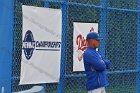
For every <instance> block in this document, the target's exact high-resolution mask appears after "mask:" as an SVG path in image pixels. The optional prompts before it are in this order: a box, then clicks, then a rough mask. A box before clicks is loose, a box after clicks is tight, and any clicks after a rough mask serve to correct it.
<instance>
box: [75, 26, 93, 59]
mask: <svg viewBox="0 0 140 93" xmlns="http://www.w3.org/2000/svg"><path fill="white" fill-rule="evenodd" d="M90 32H94V28H93V27H91V29H90ZM76 44H77V46H78V50H81V51H85V50H86V48H87V41H86V39H85V38H84V36H83V35H82V34H79V35H78V36H77V38H76ZM82 59H83V53H82V54H78V60H79V61H81V60H82Z"/></svg>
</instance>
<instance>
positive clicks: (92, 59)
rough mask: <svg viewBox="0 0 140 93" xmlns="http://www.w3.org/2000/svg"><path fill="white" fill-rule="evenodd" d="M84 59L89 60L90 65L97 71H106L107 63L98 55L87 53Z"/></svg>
mask: <svg viewBox="0 0 140 93" xmlns="http://www.w3.org/2000/svg"><path fill="white" fill-rule="evenodd" d="M84 58H86V59H87V62H88V63H90V64H91V65H92V66H93V67H94V69H95V70H97V71H104V70H105V69H106V65H105V63H104V62H103V61H102V60H101V59H100V58H99V56H98V55H97V54H96V53H92V54H91V53H86V54H84Z"/></svg>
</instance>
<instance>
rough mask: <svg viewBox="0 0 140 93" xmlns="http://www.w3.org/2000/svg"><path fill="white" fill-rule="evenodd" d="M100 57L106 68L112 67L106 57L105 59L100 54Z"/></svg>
mask: <svg viewBox="0 0 140 93" xmlns="http://www.w3.org/2000/svg"><path fill="white" fill-rule="evenodd" d="M102 59H103V61H104V62H105V64H106V68H107V69H110V68H111V67H112V63H111V62H110V61H109V60H108V59H106V58H105V57H103V56H102Z"/></svg>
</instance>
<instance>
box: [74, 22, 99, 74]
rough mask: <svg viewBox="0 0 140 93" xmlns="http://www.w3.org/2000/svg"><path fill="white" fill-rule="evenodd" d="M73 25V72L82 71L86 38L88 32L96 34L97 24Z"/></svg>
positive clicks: (76, 23)
mask: <svg viewBox="0 0 140 93" xmlns="http://www.w3.org/2000/svg"><path fill="white" fill-rule="evenodd" d="M73 25H74V34H73V71H84V70H85V69H84V64H83V53H84V51H85V49H86V47H87V43H86V36H87V34H88V33H89V32H93V31H94V32H97V33H98V23H78V22H74V23H73Z"/></svg>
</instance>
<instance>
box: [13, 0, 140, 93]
mask: <svg viewBox="0 0 140 93" xmlns="http://www.w3.org/2000/svg"><path fill="white" fill-rule="evenodd" d="M139 2H140V0H139V1H138V0H108V1H106V0H69V1H64V0H14V30H13V34H14V36H13V41H14V42H13V45H14V47H13V60H12V80H11V82H12V83H11V92H17V91H21V90H26V89H29V88H31V87H32V86H34V85H22V86H21V85H19V80H20V78H19V77H20V67H21V63H20V62H21V50H22V5H30V6H38V7H46V8H55V9H56V8H57V9H62V13H63V14H62V15H63V18H62V19H63V22H62V23H63V24H62V25H63V31H62V34H63V37H62V39H63V40H62V48H63V53H64V54H63V55H62V56H63V58H64V59H63V60H61V61H62V63H61V78H60V82H59V83H53V84H39V85H42V86H44V85H46V93H57V92H58V93H87V91H86V88H85V83H86V77H85V76H86V75H85V73H84V72H73V22H84V23H99V34H101V35H102V36H103V37H105V39H104V40H103V41H101V45H102V46H101V47H100V49H99V50H100V52H101V53H102V54H103V55H104V56H106V57H107V58H108V59H109V60H110V61H111V62H112V63H113V67H112V68H111V69H110V70H108V78H109V86H108V87H107V93H140V92H139V90H138V87H139V85H140V84H139V83H140V82H139V68H140V67H139V64H140V63H139V60H140V58H139V56H138V54H139V52H138V50H139V49H138V46H139V43H140V42H139V40H138V36H139V35H138V34H139V33H138V31H139V30H140V28H139V25H140V24H139V19H140V16H138V15H139V12H140V10H139V11H138V9H139V4H138V3H139ZM64 19H65V20H64Z"/></svg>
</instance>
